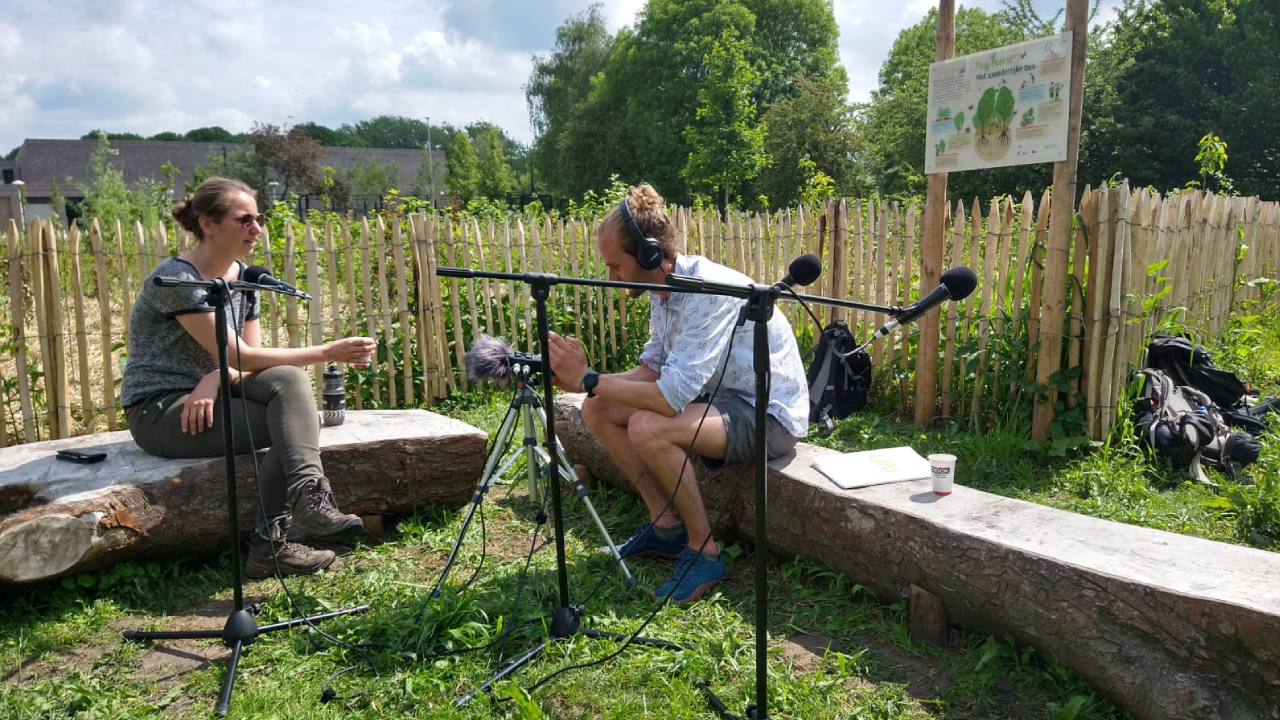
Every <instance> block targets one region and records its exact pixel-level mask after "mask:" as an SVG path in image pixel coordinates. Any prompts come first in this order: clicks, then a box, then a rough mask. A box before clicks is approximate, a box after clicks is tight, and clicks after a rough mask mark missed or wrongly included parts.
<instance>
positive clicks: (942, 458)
mask: <svg viewBox="0 0 1280 720" xmlns="http://www.w3.org/2000/svg"><path fill="white" fill-rule="evenodd" d="M929 474H930V475H932V476H933V494H935V495H950V494H951V484H952V482H953V481H954V480H955V474H956V456H955V455H948V454H946V453H934V454H932V455H930V456H929Z"/></svg>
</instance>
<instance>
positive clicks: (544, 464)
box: [431, 363, 636, 598]
mask: <svg viewBox="0 0 1280 720" xmlns="http://www.w3.org/2000/svg"><path fill="white" fill-rule="evenodd" d="M511 372H512V375H514V376H515V383H516V391H515V395H514V396H513V397H512V398H511V405H510V407H508V408H507V415H506V417H505V418H503V420H502V426H501V428H500V429H499V430H498V434H497V435H495V436H494V438H493V449H492V450H491V451H490V452H489V459H488V460H487V461H486V462H485V466H484V473H483V474H482V475H481V476H480V483H479V484H478V485H476V489H475V492H474V493H472V494H471V508H470V509H469V510H468V511H467V517H466V518H465V519H464V520H463V521H462V531H461V532H459V533H458V539H457V540H456V541H455V542H454V544H453V550H452V551H451V552H450V553H449V559H448V560H447V561H446V562H445V564H444V570H442V571H441V573H440V580H439V581H438V582H437V583H436V587H435V589H434V590H432V591H431V597H433V598H437V597H440V589H441V588H442V587H443V586H444V583H445V580H446V579H447V578H448V577H449V573H450V571H451V570H452V569H453V564H454V561H455V560H456V559H457V557H458V552H459V550H460V549H461V548H462V541H463V539H464V538H465V537H466V535H467V528H469V527H470V526H471V519H472V518H473V517H474V516H475V514H476V510H478V509H479V508H480V504H481V503H482V502H484V496H485V494H486V493H488V492H489V488H491V487H492V486H493V483H494V482H495V481H496V480H497V479H498V478H500V477H502V476H503V474H504V473H506V471H507V468H509V467H511V464H512V463H514V462H515V461H516V459H517V458H519V457H520V456H521V453H519V452H516V453H513V454H512V455H511V457H510V458H508V459H507V461H506V462H505V463H503V465H502V466H501V467H498V468H497V469H496V470H495V469H494V468H495V467H496V466H497V465H498V463H499V462H502V459H503V458H504V457H506V456H507V453H508V452H510V450H511V447H512V440H513V439H514V438H515V430H516V418H517V417H519V418H520V420H521V424H522V425H523V428H524V453H523V455H524V458H525V463H526V469H527V472H528V477H529V496H530V497H531V498H532V499H533V501H534V502H538V486H539V483H540V482H541V481H542V473H541V472H540V471H539V470H540V468H546V469H547V482H555V480H554V479H553V478H551V474H552V471H551V464H552V460H551V456H550V455H548V454H547V451H546V450H544V449H543V448H540V447H538V436H537V427H536V422H540V423H541V424H542V433H543V437H548V430H547V415H546V412H545V411H544V410H543V407H542V400H541V399H539V398H538V394H537V393H535V392H534V391H533V389H532V388H531V387H530V386H531V384H532V383H533V373H532V371H531V370H530V367H529V366H528V365H526V364H520V363H516V364H513V365H512V366H511ZM535 421H536V422H535ZM552 443H554V445H555V463H554V464H555V466H556V467H557V468H558V469H559V471H560V473H561V474H562V477H564V478H566V479H567V480H568V483H569V485H570V486H572V487H573V494H574V496H575V497H578V498H579V499H581V500H582V502H583V504H584V505H586V507H587V511H588V512H590V513H591V518H592V519H593V520H595V523H596V527H597V528H599V529H600V534H601V535H602V536H604V541H605V544H607V545H608V546H609V553H610V554H611V555H613V557H614V559H616V560H617V561H618V565H619V566H620V567H621V568H622V576H623V578H625V579H626V583H627V587H635V584H636V579H635V578H634V577H632V575H631V571H630V570H628V569H627V564H626V563H625V562H623V560H622V556H621V554H620V553H619V552H618V548H617V546H616V545H614V544H613V538H611V537H610V536H609V531H608V530H607V529H605V526H604V523H603V522H601V521H600V516H599V515H598V514H597V513H596V508H595V506H594V505H592V504H591V498H590V497H588V496H587V488H586V486H585V485H583V484H582V481H581V480H579V479H578V474H577V473H575V472H574V471H573V467H572V466H571V465H569V463H568V461H567V460H566V458H565V452H564V446H563V445H561V444H560V441H559V440H557V439H555V437H554V434H553V435H551V436H550V439H549V440H548V442H547V445H548V446H550V445H551V444H552Z"/></svg>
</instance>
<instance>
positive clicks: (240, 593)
mask: <svg viewBox="0 0 1280 720" xmlns="http://www.w3.org/2000/svg"><path fill="white" fill-rule="evenodd" d="M153 282H155V284H156V285H160V286H162V287H179V286H182V287H201V288H208V290H209V295H208V297H206V298H205V303H206V304H208V305H212V306H213V308H214V315H215V323H216V325H217V328H216V330H215V339H216V342H217V345H218V373H219V378H220V380H221V384H222V390H221V392H222V448H223V462H224V463H225V464H226V470H227V527H228V532H229V533H230V535H231V583H232V592H233V594H234V606H233V609H232V611H231V614H230V615H229V616H228V617H227V621H226V624H224V625H223V627H222V630H184V631H180V632H165V631H161V632H140V631H137V630H126V631H124V633H123V635H124V639H125V640H144V641H145V640H201V639H221V640H222V642H223V644H224V645H226V646H227V647H229V648H231V659H230V660H229V661H228V662H227V675H226V678H224V679H223V682H222V693H221V694H220V695H219V696H218V704H217V712H218V714H219V715H224V716H225V715H226V714H227V713H228V712H229V711H230V709H231V690H232V688H233V687H234V686H235V682H236V669H237V668H238V667H239V665H240V653H241V651H242V650H243V649H244V648H246V647H248V646H249V645H252V644H253V643H254V641H256V640H257V639H258V635H260V634H262V633H268V632H274V631H276V630H285V629H288V628H292V627H297V626H299V625H311V624H313V623H315V622H319V621H321V620H328V619H329V618H335V617H339V616H341V615H351V614H353V613H363V612H366V611H368V610H369V606H368V605H360V606H359V607H355V608H351V609H349V610H338V611H336V612H329V613H324V614H321V615H312V616H310V617H302V618H297V619H293V620H286V621H285V622H279V623H272V624H270V625H263V626H262V627H259V626H258V624H257V622H256V621H254V619H253V616H254V614H256V613H257V612H258V610H259V609H260V608H259V606H258V604H256V603H255V604H254V605H253V606H251V607H249V608H246V607H245V604H244V588H243V579H242V577H241V569H240V518H239V514H238V511H237V509H236V467H235V445H234V440H233V438H232V432H231V423H232V416H231V363H230V362H229V360H228V358H227V344H228V343H227V338H228V334H227V305H229V304H230V303H231V293H232V292H233V291H235V290H271V291H274V290H275V289H274V288H271V287H266V286H262V285H256V284H254V283H247V282H238V281H233V282H227V281H226V280H223V279H222V278H217V279H215V280H186V279H179V278H166V277H156V278H155V279H154V281H153ZM286 294H287V293H286ZM251 452H252V451H251Z"/></svg>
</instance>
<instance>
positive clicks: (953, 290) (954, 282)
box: [862, 267, 978, 347]
mask: <svg viewBox="0 0 1280 720" xmlns="http://www.w3.org/2000/svg"><path fill="white" fill-rule="evenodd" d="M976 287H978V276H977V274H976V273H974V272H973V271H972V270H970V269H969V268H967V267H958V268H952V269H950V270H948V271H946V272H944V273H942V284H941V285H939V286H938V287H936V288H934V289H933V291H932V292H930V293H929V294H928V295H925V296H924V297H922V298H920V299H919V300H918V301H916V302H915V303H913V304H911V305H908V306H907V307H906V308H905V309H903V311H902V314H901V315H899V316H898V317H896V318H894V319H892V320H890V321H889V323H888V324H886V325H885V326H884V327H882V328H880V329H879V330H877V331H876V332H875V334H874V335H872V336H871V339H870V340H868V341H867V342H866V343H864V344H863V346H862V347H866V346H867V345H870V344H871V343H872V342H873V341H875V339H876V338H882V337H884V336H885V335H888V334H889V333H891V332H893V330H894V328H896V327H898V326H899V325H906V324H907V323H909V322H911V321H912V320H915V319H916V318H918V317H920V316H921V315H924V314H925V313H927V312H929V311H930V310H932V309H934V308H935V307H937V306H939V305H941V304H942V303H944V302H946V301H947V300H963V299H965V298H967V297H969V293H971V292H973V289H974V288H976Z"/></svg>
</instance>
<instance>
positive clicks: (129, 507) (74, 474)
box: [0, 410, 488, 583]
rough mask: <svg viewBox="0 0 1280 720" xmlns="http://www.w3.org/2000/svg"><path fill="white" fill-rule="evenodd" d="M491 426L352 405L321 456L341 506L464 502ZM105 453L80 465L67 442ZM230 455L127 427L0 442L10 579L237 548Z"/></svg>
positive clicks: (329, 430)
mask: <svg viewBox="0 0 1280 720" xmlns="http://www.w3.org/2000/svg"><path fill="white" fill-rule="evenodd" d="M487 441H488V436H487V435H485V434H484V433H482V432H481V431H479V430H477V429H476V428H474V427H472V426H470V425H467V424H466V423H463V422H459V421H457V420H451V419H449V418H446V417H444V416H441V415H437V414H435V413H431V412H427V411H425V410H392V411H376V410H364V411H355V412H352V411H349V412H347V414H346V422H344V423H343V424H342V425H339V426H336V427H326V428H323V429H322V430H321V432H320V456H321V461H322V462H323V463H324V469H325V474H326V475H327V476H328V477H329V479H330V483H331V484H332V486H333V492H334V496H335V497H336V498H337V500H338V503H339V505H340V507H341V508H342V509H343V510H344V511H346V512H351V513H356V514H358V515H361V516H381V515H405V514H409V513H411V512H412V511H413V510H414V509H415V508H417V507H419V506H421V505H426V504H444V505H460V504H462V503H464V502H465V501H466V500H467V498H469V497H470V496H471V492H472V490H473V489H474V488H475V484H476V482H477V481H478V480H479V478H480V473H481V471H482V470H483V468H484V460H485V448H486V444H487ZM62 449H75V450H81V451H85V452H105V453H106V454H107V458H106V460H104V461H102V462H100V463H96V464H93V465H77V464H74V463H68V462H65V461H60V460H56V459H55V458H54V455H55V453H56V451H58V450H62ZM236 475H237V480H238V485H237V506H238V510H239V522H240V528H241V530H242V532H243V533H244V534H245V535H247V533H248V532H249V531H250V530H252V528H253V527H254V525H255V524H256V520H257V517H258V515H257V513H258V507H259V506H258V497H257V492H256V490H255V488H254V487H253V484H252V480H253V462H252V457H251V456H250V455H242V456H238V457H237V458H236ZM226 488H227V475H226V465H225V463H224V461H223V459H222V458H221V457H217V458H200V459H194V460H169V459H165V458H160V457H155V456H153V455H148V454H146V453H145V452H143V451H142V450H141V449H140V448H139V447H138V446H137V445H136V444H134V442H133V440H132V438H131V437H130V436H129V433H128V432H127V431H122V432H113V433H101V434H97V435H85V436H81V437H75V438H68V439H64V440H53V441H49V442H40V443H31V444H27V445H17V446H14V447H9V448H5V449H3V450H0V583H26V582H35V581H39V580H49V579H54V578H58V577H61V576H64V575H71V574H76V573H82V572H86V571H90V570H95V569H99V568H102V567H106V566H108V565H111V564H114V563H116V562H120V561H122V560H144V559H158V558H171V557H200V556H207V555H212V554H216V553H217V552H219V551H220V550H223V549H225V548H226V547H227V542H228V540H227V531H228V528H227V490H226Z"/></svg>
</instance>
